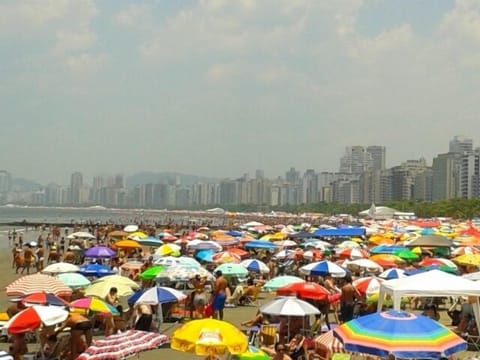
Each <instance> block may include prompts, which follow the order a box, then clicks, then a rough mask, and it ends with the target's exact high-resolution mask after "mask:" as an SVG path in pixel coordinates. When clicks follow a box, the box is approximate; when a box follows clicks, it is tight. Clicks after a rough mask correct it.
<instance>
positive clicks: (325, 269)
mask: <svg viewBox="0 0 480 360" xmlns="http://www.w3.org/2000/svg"><path fill="white" fill-rule="evenodd" d="M299 271H300V273H302V274H305V275H317V276H325V275H327V274H331V275H332V276H333V277H344V276H345V275H347V271H346V270H345V269H344V268H343V267H341V266H340V265H337V264H335V263H334V262H331V261H328V260H323V261H318V262H314V263H311V264H308V265H304V266H302V267H301V268H300V269H299Z"/></svg>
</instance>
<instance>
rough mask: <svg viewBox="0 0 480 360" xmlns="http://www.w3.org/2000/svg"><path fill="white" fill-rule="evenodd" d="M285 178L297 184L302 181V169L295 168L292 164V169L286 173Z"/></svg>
mask: <svg viewBox="0 0 480 360" xmlns="http://www.w3.org/2000/svg"><path fill="white" fill-rule="evenodd" d="M285 180H286V181H287V182H288V183H290V184H293V185H297V184H299V183H300V171H297V170H295V168H294V167H293V166H292V167H291V168H290V170H288V171H287V172H286V173H285Z"/></svg>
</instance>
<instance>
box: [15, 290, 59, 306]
mask: <svg viewBox="0 0 480 360" xmlns="http://www.w3.org/2000/svg"><path fill="white" fill-rule="evenodd" d="M21 301H22V303H23V304H24V305H25V306H32V305H45V306H47V305H52V306H68V302H66V301H65V300H63V299H62V298H60V297H58V296H56V295H55V294H52V293H48V292H45V291H41V292H37V293H32V294H29V295H26V296H24V297H22V300H21Z"/></svg>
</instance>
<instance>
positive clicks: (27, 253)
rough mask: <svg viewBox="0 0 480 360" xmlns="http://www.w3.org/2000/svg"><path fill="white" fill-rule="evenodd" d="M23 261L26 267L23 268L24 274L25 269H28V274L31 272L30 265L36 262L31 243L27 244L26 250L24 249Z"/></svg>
mask: <svg viewBox="0 0 480 360" xmlns="http://www.w3.org/2000/svg"><path fill="white" fill-rule="evenodd" d="M23 261H24V263H25V267H24V268H23V269H22V274H23V271H24V270H25V269H27V275H28V274H30V267H31V266H32V264H33V262H34V256H33V251H32V248H31V246H30V245H29V244H27V246H25V250H23Z"/></svg>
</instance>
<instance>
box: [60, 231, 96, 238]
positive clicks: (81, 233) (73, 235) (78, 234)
mask: <svg viewBox="0 0 480 360" xmlns="http://www.w3.org/2000/svg"><path fill="white" fill-rule="evenodd" d="M67 239H96V238H95V236H94V235H92V234H90V233H89V232H85V231H77V232H74V233H71V234H70V235H68V236H67Z"/></svg>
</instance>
